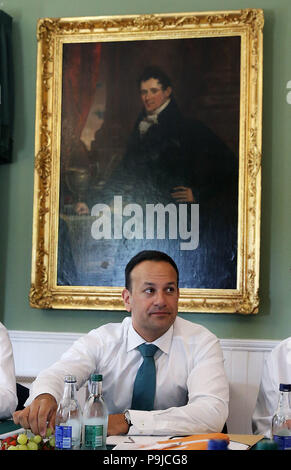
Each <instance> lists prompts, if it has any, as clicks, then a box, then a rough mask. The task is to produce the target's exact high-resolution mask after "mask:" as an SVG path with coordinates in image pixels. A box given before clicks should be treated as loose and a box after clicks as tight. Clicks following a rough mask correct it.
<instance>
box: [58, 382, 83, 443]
mask: <svg viewBox="0 0 291 470" xmlns="http://www.w3.org/2000/svg"><path fill="white" fill-rule="evenodd" d="M76 393H77V391H76V377H75V376H74V375H67V376H66V377H65V387H64V394H63V398H62V399H61V401H60V403H59V406H58V409H57V414H56V429H55V449H56V450H74V449H79V448H80V438H81V427H82V412H81V408H80V405H79V402H78V400H77V396H76Z"/></svg>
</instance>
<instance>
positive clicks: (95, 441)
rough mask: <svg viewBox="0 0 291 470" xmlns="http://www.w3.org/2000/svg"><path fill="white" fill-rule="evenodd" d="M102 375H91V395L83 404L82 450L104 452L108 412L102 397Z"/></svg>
mask: <svg viewBox="0 0 291 470" xmlns="http://www.w3.org/2000/svg"><path fill="white" fill-rule="evenodd" d="M102 379H103V377H102V375H100V374H92V375H91V387H90V389H91V393H90V395H89V397H88V399H87V401H86V403H85V406H84V412H83V426H82V449H83V450H102V449H103V450H105V449H106V437H107V425H108V410H107V406H106V404H105V402H104V398H103V396H102Z"/></svg>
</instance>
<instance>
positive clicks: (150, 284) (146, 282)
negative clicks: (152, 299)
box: [143, 281, 176, 286]
mask: <svg viewBox="0 0 291 470" xmlns="http://www.w3.org/2000/svg"><path fill="white" fill-rule="evenodd" d="M143 284H144V285H145V286H155V285H156V284H155V283H154V282H150V281H144V283H143ZM166 284H167V285H168V286H169V285H172V284H174V285H176V282H175V281H169V282H167V283H166Z"/></svg>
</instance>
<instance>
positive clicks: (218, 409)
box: [128, 335, 229, 435]
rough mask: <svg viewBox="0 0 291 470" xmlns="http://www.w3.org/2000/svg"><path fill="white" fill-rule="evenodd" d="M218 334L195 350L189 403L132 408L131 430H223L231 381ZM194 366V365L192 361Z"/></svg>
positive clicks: (166, 432)
mask: <svg viewBox="0 0 291 470" xmlns="http://www.w3.org/2000/svg"><path fill="white" fill-rule="evenodd" d="M223 362H224V361H223V354H222V350H221V347H220V344H219V341H218V340H217V338H215V337H214V335H211V336H209V335H207V336H205V339H204V341H203V342H201V343H200V350H198V349H197V350H196V351H195V360H194V364H193V367H192V370H191V371H190V373H189V376H188V380H187V388H188V403H187V404H186V405H184V406H178V407H171V408H168V409H163V410H154V411H140V410H131V409H130V410H129V414H130V419H131V423H132V426H131V427H130V429H129V432H128V434H132V435H134V434H144V435H146V434H151V435H187V434H197V433H209V432H221V431H222V429H223V426H224V424H225V422H226V419H227V417H228V401H229V385H228V380H227V377H226V374H225V370H224V364H223ZM189 367H190V365H189Z"/></svg>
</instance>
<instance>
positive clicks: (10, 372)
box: [0, 323, 17, 419]
mask: <svg viewBox="0 0 291 470" xmlns="http://www.w3.org/2000/svg"><path fill="white" fill-rule="evenodd" d="M16 406H17V394H16V379H15V366H14V358H13V350H12V345H11V341H10V338H9V335H8V331H7V329H6V328H5V326H4V325H3V324H2V323H0V419H4V418H10V417H11V416H12V413H13V412H14V411H15V409H16Z"/></svg>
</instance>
